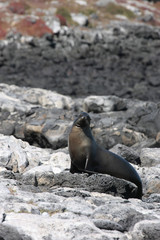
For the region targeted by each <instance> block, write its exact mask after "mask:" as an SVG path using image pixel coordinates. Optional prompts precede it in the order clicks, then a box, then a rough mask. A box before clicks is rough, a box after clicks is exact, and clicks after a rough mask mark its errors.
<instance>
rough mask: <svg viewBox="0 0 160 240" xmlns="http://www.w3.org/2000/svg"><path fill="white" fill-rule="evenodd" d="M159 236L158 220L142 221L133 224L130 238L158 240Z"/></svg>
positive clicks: (159, 226) (159, 224) (159, 221)
mask: <svg viewBox="0 0 160 240" xmlns="http://www.w3.org/2000/svg"><path fill="white" fill-rule="evenodd" d="M159 236H160V219H159V220H144V221H140V222H138V223H136V224H135V226H134V228H133V233H132V237H133V239H137V240H143V239H146V240H150V239H153V240H158V239H159Z"/></svg>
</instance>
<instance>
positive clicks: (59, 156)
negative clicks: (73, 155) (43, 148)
mask: <svg viewBox="0 0 160 240" xmlns="http://www.w3.org/2000/svg"><path fill="white" fill-rule="evenodd" d="M49 164H50V165H51V166H52V171H53V172H54V173H60V172H62V171H64V170H65V169H69V167H70V156H69V154H66V153H64V152H57V153H53V154H52V155H51V157H50V159H49Z"/></svg>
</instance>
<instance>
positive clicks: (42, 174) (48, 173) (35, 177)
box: [23, 164, 54, 187]
mask: <svg viewBox="0 0 160 240" xmlns="http://www.w3.org/2000/svg"><path fill="white" fill-rule="evenodd" d="M23 182H24V183H25V184H31V185H34V186H36V187H37V186H46V187H48V186H53V184H54V173H53V171H52V168H51V166H50V165H45V164H43V165H41V166H38V167H35V168H32V169H30V170H29V171H27V172H25V173H24V174H23Z"/></svg>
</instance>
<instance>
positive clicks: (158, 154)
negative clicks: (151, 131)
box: [140, 148, 160, 167]
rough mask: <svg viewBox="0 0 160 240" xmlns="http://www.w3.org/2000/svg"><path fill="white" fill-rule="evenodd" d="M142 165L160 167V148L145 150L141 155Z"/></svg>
mask: <svg viewBox="0 0 160 240" xmlns="http://www.w3.org/2000/svg"><path fill="white" fill-rule="evenodd" d="M140 159H141V165H142V166H145V167H151V166H157V167H158V166H159V167H160V148H143V149H142V150H141V153H140Z"/></svg>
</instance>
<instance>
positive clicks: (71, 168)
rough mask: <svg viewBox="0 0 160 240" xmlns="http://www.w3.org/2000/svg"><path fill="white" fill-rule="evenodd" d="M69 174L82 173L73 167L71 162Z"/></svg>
mask: <svg viewBox="0 0 160 240" xmlns="http://www.w3.org/2000/svg"><path fill="white" fill-rule="evenodd" d="M70 172H71V173H82V171H81V170H79V169H78V168H77V167H76V166H75V164H73V163H72V162H71V167H70Z"/></svg>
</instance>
